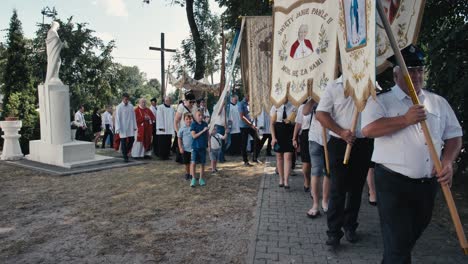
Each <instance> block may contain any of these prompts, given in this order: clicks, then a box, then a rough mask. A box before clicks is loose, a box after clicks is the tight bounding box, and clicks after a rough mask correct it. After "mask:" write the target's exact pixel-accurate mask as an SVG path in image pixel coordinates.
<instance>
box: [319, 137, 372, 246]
mask: <svg viewBox="0 0 468 264" xmlns="http://www.w3.org/2000/svg"><path fill="white" fill-rule="evenodd" d="M370 142H371V140H370V139H367V138H362V139H361V138H358V139H356V141H355V142H354V144H353V148H352V150H351V155H350V158H349V162H348V164H346V165H344V164H343V158H344V154H345V151H346V145H347V144H346V142H345V141H344V140H342V139H340V138H336V137H331V138H330V141H329V142H328V149H329V154H330V171H331V173H330V174H331V177H330V180H331V183H330V202H329V205H328V212H327V224H328V231H327V234H328V236H339V237H341V236H343V231H341V228H343V229H344V230H350V231H355V230H356V228H357V227H358V222H357V219H358V214H359V209H360V207H361V197H362V188H363V186H364V183H365V181H366V177H367V171H368V170H369V165H370V159H371V155H372V146H371V144H370ZM346 198H348V201H346ZM379 202H380V201H379Z"/></svg>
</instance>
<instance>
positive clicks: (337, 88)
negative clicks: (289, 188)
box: [317, 77, 364, 138]
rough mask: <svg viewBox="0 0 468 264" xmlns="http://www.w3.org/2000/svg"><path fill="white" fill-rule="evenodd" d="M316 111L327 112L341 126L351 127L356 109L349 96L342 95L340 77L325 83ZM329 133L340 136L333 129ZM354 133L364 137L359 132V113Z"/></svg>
mask: <svg viewBox="0 0 468 264" xmlns="http://www.w3.org/2000/svg"><path fill="white" fill-rule="evenodd" d="M318 111H322V112H327V113H329V114H330V115H331V117H332V118H333V120H335V122H336V123H337V124H338V125H339V126H340V127H341V128H343V129H351V124H352V122H353V113H354V111H356V107H355V105H354V101H353V98H351V96H348V98H346V97H345V96H344V88H343V80H342V78H341V77H340V78H338V79H336V80H335V81H334V82H332V83H330V84H329V85H327V88H326V89H325V92H324V94H323V95H322V97H321V98H320V102H319V104H318V106H317V112H318ZM330 134H331V135H332V136H334V137H337V138H340V136H339V135H337V134H336V133H335V132H333V131H330ZM355 135H356V137H358V138H362V137H364V136H363V135H362V133H361V115H359V117H358V122H357V125H356V131H355Z"/></svg>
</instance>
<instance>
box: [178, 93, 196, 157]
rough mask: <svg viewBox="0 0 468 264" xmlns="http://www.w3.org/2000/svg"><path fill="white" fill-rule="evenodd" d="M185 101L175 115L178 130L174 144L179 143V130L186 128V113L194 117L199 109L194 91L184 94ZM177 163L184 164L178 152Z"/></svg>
mask: <svg viewBox="0 0 468 264" xmlns="http://www.w3.org/2000/svg"><path fill="white" fill-rule="evenodd" d="M184 97H185V100H184V101H183V103H182V104H179V105H178V106H177V111H176V114H175V118H174V128H175V130H176V136H175V141H174V144H176V145H177V144H178V143H177V140H178V139H177V135H178V134H179V128H181V127H184V126H185V125H184V120H183V119H182V117H183V116H184V114H185V113H191V114H192V115H193V116H195V114H196V112H197V110H198V108H197V105H196V104H195V103H196V100H195V95H194V94H193V92H192V91H188V92H186V93H185V94H184ZM176 149H179V148H178V146H176ZM176 162H179V163H182V156H181V155H180V153H179V151H176Z"/></svg>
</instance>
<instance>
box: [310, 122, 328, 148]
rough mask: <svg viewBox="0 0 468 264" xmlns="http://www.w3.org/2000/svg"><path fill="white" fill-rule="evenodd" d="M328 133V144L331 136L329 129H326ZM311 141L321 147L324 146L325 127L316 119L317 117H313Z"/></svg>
mask: <svg viewBox="0 0 468 264" xmlns="http://www.w3.org/2000/svg"><path fill="white" fill-rule="evenodd" d="M326 133H327V142H328V140H329V139H330V134H329V132H328V129H326ZM309 141H314V142H317V143H319V144H320V145H322V146H323V145H324V142H323V127H322V124H320V122H319V121H318V120H317V118H315V115H313V116H312V121H311V122H310V128H309Z"/></svg>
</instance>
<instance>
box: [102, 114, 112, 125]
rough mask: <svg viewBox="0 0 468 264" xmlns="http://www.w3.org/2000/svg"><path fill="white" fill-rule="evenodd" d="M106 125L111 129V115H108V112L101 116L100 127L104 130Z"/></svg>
mask: <svg viewBox="0 0 468 264" xmlns="http://www.w3.org/2000/svg"><path fill="white" fill-rule="evenodd" d="M106 125H110V128H111V129H112V127H113V124H112V114H111V113H109V112H108V111H105V112H104V114H102V125H101V127H102V128H103V129H105V128H106Z"/></svg>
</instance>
